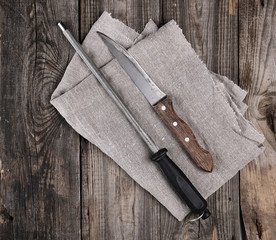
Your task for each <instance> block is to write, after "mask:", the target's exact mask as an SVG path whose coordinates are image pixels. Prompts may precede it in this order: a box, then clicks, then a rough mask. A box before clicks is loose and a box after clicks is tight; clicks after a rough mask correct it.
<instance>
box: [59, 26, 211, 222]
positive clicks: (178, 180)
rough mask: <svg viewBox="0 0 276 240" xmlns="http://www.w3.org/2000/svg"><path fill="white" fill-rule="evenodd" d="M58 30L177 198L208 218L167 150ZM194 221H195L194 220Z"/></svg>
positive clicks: (77, 46) (204, 203) (202, 203)
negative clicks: (141, 140)
mask: <svg viewBox="0 0 276 240" xmlns="http://www.w3.org/2000/svg"><path fill="white" fill-rule="evenodd" d="M58 26H59V28H60V29H61V30H62V33H63V35H64V36H65V37H66V38H67V40H68V41H69V42H70V44H71V45H72V47H73V48H74V49H75V50H76V52H77V53H78V55H79V56H80V58H81V59H82V60H83V62H84V63H85V64H86V66H87V67H88V68H89V70H90V71H91V72H92V73H93V75H94V76H95V77H96V79H97V80H98V82H99V83H100V84H101V85H102V87H103V88H104V89H105V91H106V92H107V94H108V95H109V96H110V97H111V98H112V99H113V101H114V102H115V103H116V105H117V106H118V108H119V109H120V110H121V111H122V113H123V114H124V115H125V117H126V118H127V119H128V120H129V122H130V123H131V124H132V126H133V127H134V128H135V130H136V131H137V133H138V134H139V135H140V137H141V138H142V139H143V140H144V142H145V143H146V144H147V146H148V147H149V149H150V150H151V151H152V153H153V155H152V157H151V160H152V161H154V162H156V163H157V164H158V165H159V167H160V168H161V170H162V172H163V173H164V175H165V176H166V177H167V180H168V182H169V183H170V185H171V187H172V188H173V189H174V191H175V192H176V193H177V194H178V195H179V197H180V198H181V199H182V200H183V201H184V202H185V203H186V204H187V205H188V207H189V208H190V209H191V211H192V212H193V213H196V214H201V215H200V216H199V217H198V218H197V219H199V218H202V219H206V218H208V217H209V216H210V212H209V210H208V209H207V201H206V200H205V199H204V198H203V197H202V196H201V194H200V193H199V192H198V190H197V189H196V188H195V186H194V185H193V184H192V183H191V182H190V180H189V179H188V178H187V177H186V175H185V174H184V173H183V172H182V171H181V169H180V168H179V167H178V166H177V165H176V164H175V163H174V162H173V161H172V160H171V159H170V157H169V156H168V155H167V149H166V148H162V149H159V148H158V146H156V144H155V143H154V142H153V140H152V139H151V138H150V136H149V135H148V134H147V133H146V132H145V131H144V129H143V128H142V127H141V126H140V124H139V123H138V122H137V121H136V119H135V118H134V116H133V115H132V113H131V112H130V111H129V110H128V108H127V107H126V106H125V104H124V103H123V102H122V100H121V99H120V97H119V96H118V95H117V93H116V92H115V91H114V89H113V88H112V87H111V85H110V84H109V83H108V81H107V80H106V79H105V77H104V75H103V74H102V72H101V71H100V70H99V69H98V68H97V66H96V65H95V63H94V62H93V61H92V60H91V59H90V57H89V56H88V55H87V53H86V52H85V51H84V49H83V48H82V46H81V45H80V43H79V42H77V40H76V39H75V38H74V37H73V35H72V34H71V33H70V31H69V30H68V29H67V28H66V27H65V26H64V24H63V23H62V22H59V23H58ZM195 220H196V219H195Z"/></svg>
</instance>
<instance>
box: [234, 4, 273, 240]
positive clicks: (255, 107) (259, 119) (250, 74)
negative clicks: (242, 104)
mask: <svg viewBox="0 0 276 240" xmlns="http://www.w3.org/2000/svg"><path fill="white" fill-rule="evenodd" d="M275 13H276V2H275V1H248V0H245V1H241V2H240V8H239V19H240V20H239V28H240V37H239V42H240V46H239V49H240V55H239V56H240V64H239V67H240V84H241V86H242V87H243V88H245V89H247V90H248V91H249V96H248V98H247V100H248V105H249V109H248V111H247V118H248V119H249V120H250V121H251V122H253V123H254V125H255V126H256V128H257V129H259V130H260V131H261V132H263V133H264V135H265V138H266V141H265V143H264V144H265V146H266V150H265V152H264V153H263V154H262V155H261V156H260V157H259V158H258V159H256V160H255V161H253V162H252V163H250V164H249V165H248V166H247V167H246V168H245V169H243V170H242V171H241V174H240V181H241V182H240V184H241V208H242V215H243V220H244V225H245V229H246V234H247V237H248V239H262V240H265V239H275V236H276V191H275V189H276V162H275V159H276V138H275V136H276V135H275V133H276V132H275V131H276V129H275V126H276V120H275V119H276V88H275V86H276V75H275V61H276V35H275V34H276V31H275V30H276V29H275V26H276V14H275Z"/></svg>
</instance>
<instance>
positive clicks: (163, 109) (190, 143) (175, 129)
mask: <svg viewBox="0 0 276 240" xmlns="http://www.w3.org/2000/svg"><path fill="white" fill-rule="evenodd" d="M153 108H154V110H155V111H156V113H157V114H158V115H159V116H160V118H161V119H162V120H163V122H164V123H165V124H166V125H167V127H168V128H169V129H170V131H171V132H172V133H173V134H174V136H175V137H176V138H177V139H178V140H179V142H180V143H181V144H182V146H183V147H184V149H185V150H186V152H187V153H188V154H189V155H190V157H191V159H192V160H193V161H194V162H195V164H196V165H197V166H198V167H200V168H201V169H203V170H205V171H207V172H211V171H212V170H213V167H214V161H213V158H212V155H211V154H210V153H209V152H208V151H206V150H205V149H203V148H202V147H201V146H200V145H199V143H198V142H197V140H196V137H195V135H194V133H193V131H192V129H191V128H190V127H189V126H188V124H187V123H185V122H184V121H183V120H182V119H181V118H180V117H178V116H177V114H176V112H175V111H174V109H173V104H172V100H171V99H170V98H169V97H166V98H165V99H163V100H162V101H160V102H158V103H157V104H156V105H154V106H153Z"/></svg>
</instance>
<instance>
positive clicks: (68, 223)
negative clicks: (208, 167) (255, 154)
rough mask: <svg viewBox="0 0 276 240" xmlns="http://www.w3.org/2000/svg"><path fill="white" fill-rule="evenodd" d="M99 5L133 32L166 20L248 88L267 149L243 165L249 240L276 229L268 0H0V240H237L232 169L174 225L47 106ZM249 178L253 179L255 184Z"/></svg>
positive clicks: (213, 65) (216, 67) (271, 5)
mask: <svg viewBox="0 0 276 240" xmlns="http://www.w3.org/2000/svg"><path fill="white" fill-rule="evenodd" d="M104 10H106V11H108V12H111V13H112V15H113V17H115V18H118V19H120V20H121V21H123V22H124V23H126V24H127V25H129V26H130V27H133V28H135V29H136V30H137V31H141V30H142V29H143V27H144V25H145V23H146V22H147V21H148V19H149V18H152V19H153V20H154V21H155V22H156V23H157V24H158V25H159V26H161V25H163V24H164V23H166V22H168V21H169V20H171V19H175V20H176V21H177V23H178V24H179V26H180V27H181V28H182V29H183V32H184V34H185V36H186V38H187V39H188V41H189V42H190V43H191V45H192V47H193V48H194V49H195V51H196V52H197V54H198V55H199V56H200V58H201V59H202V61H203V62H205V63H206V64H207V66H208V68H209V69H211V70H212V71H214V72H216V73H220V74H222V75H226V76H227V77H229V78H230V79H232V80H234V81H235V82H236V83H239V82H240V84H241V86H242V87H243V88H245V89H247V90H249V97H248V98H247V100H248V104H249V111H248V114H247V117H248V118H249V119H250V120H251V121H253V123H254V124H255V126H256V127H257V128H258V129H259V130H261V131H263V132H264V133H265V136H266V142H265V145H266V147H267V149H266V151H265V153H264V154H263V155H261V156H260V157H259V158H258V159H257V160H256V161H254V162H253V163H251V164H250V165H249V166H248V167H247V168H245V169H244V170H243V171H242V172H241V189H240V192H241V207H242V212H243V219H244V225H245V228H246V232H247V237H248V239H250V240H251V239H263V240H264V239H274V236H276V234H275V229H276V226H275V222H276V221H275V216H276V215H275V212H276V209H275V199H276V196H275V194H276V193H275V187H276V186H275V182H276V177H275V161H274V160H275V158H276V153H275V151H276V141H275V125H276V122H275V112H276V107H275V106H276V100H275V98H276V94H275V91H276V90H275V86H276V85H275V81H276V78H275V48H276V46H275V45H276V40H275V26H276V20H275V1H273V0H267V1H263V0H256V1H249V0H243V1H238V0H228V1H227V0H222V1H219V0H210V1H181V0H162V1H161V0H143V1H137V0H113V1H110V0H78V1H66V0H59V1H51V0H43V1H42V0H20V1H19V0H14V1H8V0H1V1H0V54H1V58H0V66H1V68H0V91H1V102H0V106H1V110H0V111H1V112H0V144H1V145H0V149H1V151H0V239H5V240H6V239H81V238H82V239H97V240H98V239H127V240H128V239H139V240H140V239H161V240H163V239H164V240H167V239H187V240H188V239H189V240H190V239H203V240H204V239H220V240H224V239H240V224H239V216H240V215H239V214H240V212H239V176H238V175H237V176H235V177H234V178H233V179H232V180H231V181H229V182H228V183H227V184H225V185H224V186H223V187H222V188H220V189H219V190H218V191H217V192H216V193H215V194H213V195H212V196H211V197H210V198H209V199H208V204H209V209H210V211H211V212H212V216H211V217H210V218H209V219H207V220H205V221H203V220H200V221H198V222H193V223H191V222H188V220H189V219H191V218H193V217H194V216H192V215H189V216H188V217H187V218H186V219H185V220H184V221H182V222H178V221H177V220H176V219H175V218H174V217H173V216H172V215H171V214H170V213H169V212H168V211H167V210H166V209H165V208H164V207H163V206H162V205H161V204H160V203H159V202H157V200H156V199H154V198H153V197H152V196H151V195H150V194H149V193H147V192H145V191H144V190H143V189H142V188H141V187H139V186H138V185H137V184H136V183H135V182H134V181H133V180H132V179H131V178H130V177H129V176H128V175H127V174H126V173H125V172H124V171H123V170H122V169H120V168H119V167H118V166H117V165H116V164H115V163H114V162H113V161H112V160H111V159H110V158H108V157H107V156H106V155H104V154H103V153H102V152H101V151H100V150H99V149H97V148H96V147H95V146H93V145H92V144H90V143H88V142H87V141H86V140H84V139H83V138H81V137H79V136H78V135H77V134H76V133H75V132H74V130H73V129H71V127H70V126H68V125H67V124H66V123H65V121H64V120H63V118H62V117H61V116H60V115H59V114H58V113H57V112H56V110H54V108H53V107H52V106H51V105H50V103H49V101H50V96H51V94H52V92H53V91H54V89H55V88H56V86H57V84H58V83H59V81H60V79H61V77H62V75H63V73H64V70H65V68H66V66H67V65H68V62H69V61H70V59H71V57H72V54H73V53H74V51H73V49H72V48H71V46H70V45H69V44H68V43H67V42H66V41H65V40H64V37H63V35H62V34H61V33H60V32H59V30H58V28H57V27H56V22H57V21H59V20H62V21H64V22H65V23H66V25H67V26H68V27H69V28H70V31H72V33H73V35H74V36H79V40H80V41H82V40H83V38H84V37H85V35H86V34H87V32H88V31H89V29H90V27H91V26H92V24H93V23H94V22H95V21H96V20H97V19H98V17H99V16H100V15H101V13H102V12H103V11H104ZM256 179H257V180H256Z"/></svg>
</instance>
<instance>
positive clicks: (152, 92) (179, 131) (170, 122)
mask: <svg viewBox="0 0 276 240" xmlns="http://www.w3.org/2000/svg"><path fill="white" fill-rule="evenodd" d="M97 33H98V35H99V36H100V37H101V39H102V40H103V42H104V43H105V45H106V46H107V47H108V49H109V51H110V53H111V54H112V56H113V57H114V58H116V60H117V61H118V62H119V64H120V65H121V67H122V68H123V69H124V70H125V72H126V73H127V74H128V75H129V77H130V78H131V79H132V81H133V82H134V83H135V85H136V86H137V87H138V89H139V90H140V91H141V92H142V93H143V95H144V96H145V98H146V99H147V100H148V102H149V103H150V104H151V106H152V107H153V109H154V110H155V112H156V113H157V114H158V115H159V117H160V118H161V119H162V120H163V122H164V123H165V124H166V125H167V127H168V128H169V129H170V131H171V132H172V133H173V134H174V136H175V137H176V138H177V139H178V140H179V142H180V143H181V144H182V146H183V147H184V149H185V150H186V152H187V153H188V154H189V155H190V157H191V159H192V160H193V161H194V163H195V164H196V165H197V166H198V167H199V168H201V169H203V170H205V171H207V172H211V171H212V170H213V167H214V161H213V158H212V155H211V154H210V153H209V152H208V151H206V150H205V149H203V148H202V147H201V146H200V145H199V143H198V141H197V140H196V137H195V135H194V133H193V131H192V129H191V128H190V127H189V126H188V124H187V123H185V122H184V121H183V120H182V119H181V118H180V117H178V115H177V114H176V112H175V111H174V108H173V104H172V100H171V98H170V97H168V96H167V95H166V94H165V93H164V92H162V91H161V90H160V89H159V88H158V87H157V86H156V84H155V83H154V82H153V81H152V79H151V78H150V77H149V76H148V74H147V73H146V72H145V71H144V70H143V68H142V67H141V66H140V64H139V63H138V62H137V61H136V60H135V59H134V57H133V56H132V55H131V54H130V53H129V52H128V51H127V50H126V49H125V48H124V47H123V46H121V45H120V44H119V43H117V42H115V41H114V40H113V39H111V38H110V37H108V36H106V35H105V34H104V33H101V32H97Z"/></svg>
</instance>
